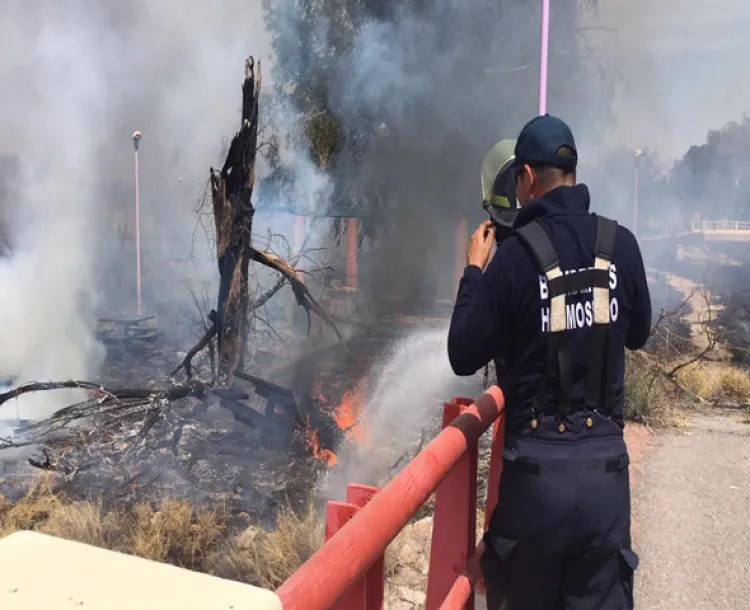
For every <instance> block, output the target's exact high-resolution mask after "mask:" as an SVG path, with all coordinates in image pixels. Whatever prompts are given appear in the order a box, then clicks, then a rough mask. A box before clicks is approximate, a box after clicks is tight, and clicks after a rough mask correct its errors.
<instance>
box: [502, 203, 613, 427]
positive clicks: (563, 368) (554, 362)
mask: <svg viewBox="0 0 750 610" xmlns="http://www.w3.org/2000/svg"><path fill="white" fill-rule="evenodd" d="M515 233H516V234H517V235H518V236H519V237H520V238H521V240H522V241H523V242H524V243H525V244H526V245H527V246H528V247H529V249H530V250H531V252H532V254H533V256H534V258H535V259H536V262H537V265H538V266H539V268H540V269H541V271H542V272H543V273H544V275H545V277H546V278H547V289H548V294H549V302H550V332H549V340H548V347H547V363H546V366H545V371H544V374H543V377H542V382H541V384H540V386H539V390H538V391H537V393H536V395H535V397H534V404H535V407H536V408H538V409H539V410H540V411H541V412H545V409H544V406H545V403H547V402H548V401H547V400H546V393H547V391H548V382H549V375H550V371H551V369H552V367H554V366H557V372H558V386H559V387H558V392H557V408H556V411H557V412H558V413H559V414H560V415H561V416H563V417H565V416H566V415H568V414H569V413H570V410H571V403H570V391H571V386H572V380H573V364H572V357H571V347H570V340H569V337H568V336H567V334H566V332H565V331H566V330H567V320H566V296H567V294H568V293H573V292H578V291H584V290H591V291H592V293H593V303H592V305H593V310H594V311H593V322H594V325H593V328H592V329H591V330H592V339H591V341H590V347H589V368H588V378H587V382H586V407H587V408H592V409H596V408H598V407H599V406H602V407H603V413H604V414H605V415H607V416H609V415H610V414H611V412H612V409H613V408H614V388H613V384H612V371H611V367H610V366H609V358H608V355H609V354H608V350H609V324H610V311H609V270H610V265H611V263H612V258H613V253H614V242H615V236H616V234H617V223H616V222H614V221H613V220H609V219H608V218H603V217H601V216H597V233H596V250H595V257H594V268H593V269H587V270H586V271H580V272H577V273H572V274H569V275H563V272H562V270H561V269H560V261H559V259H558V257H557V252H556V251H555V248H554V246H553V245H552V242H551V241H550V239H549V237H548V236H547V232H546V231H545V230H544V228H543V227H542V226H541V225H540V224H539V223H538V222H537V221H532V222H530V223H529V224H527V225H524V226H523V227H521V228H520V229H517V230H516V231H515ZM603 373H604V374H603ZM547 412H548V411H547Z"/></svg>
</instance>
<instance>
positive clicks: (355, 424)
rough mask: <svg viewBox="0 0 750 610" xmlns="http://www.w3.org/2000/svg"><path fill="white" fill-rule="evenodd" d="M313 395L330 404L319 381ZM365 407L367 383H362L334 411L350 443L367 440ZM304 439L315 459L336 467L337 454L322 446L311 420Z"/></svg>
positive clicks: (334, 416) (334, 418)
mask: <svg viewBox="0 0 750 610" xmlns="http://www.w3.org/2000/svg"><path fill="white" fill-rule="evenodd" d="M311 395H312V396H313V398H314V399H315V400H316V401H317V402H318V403H320V404H321V405H326V404H328V400H327V399H326V397H325V396H324V394H323V392H322V388H321V385H320V382H319V381H318V382H316V384H315V386H314V388H313V390H312V392H311ZM364 405H365V383H361V384H360V385H359V387H358V388H357V389H356V390H354V391H353V392H348V393H346V394H344V397H343V398H342V400H341V404H340V405H339V406H338V407H336V408H335V409H334V410H333V413H332V416H333V421H334V422H335V423H336V425H337V426H338V427H339V429H340V430H342V431H343V432H344V438H345V439H346V440H347V441H349V442H350V443H354V444H357V443H361V442H363V441H366V440H367V430H366V428H365V427H364V426H363V424H362V422H361V421H360V420H361V415H362V411H363V409H364ZM304 438H305V440H306V443H307V447H308V449H310V451H311V452H312V454H313V456H314V457H315V459H317V460H320V461H321V462H325V463H326V464H327V465H328V467H329V468H331V467H332V466H335V465H336V463H337V462H338V458H337V457H336V454H335V453H334V452H333V451H331V450H330V449H324V448H323V447H322V446H321V443H320V437H319V436H318V431H317V430H315V429H313V428H312V426H310V422H309V420H308V422H307V428H306V429H305V430H304Z"/></svg>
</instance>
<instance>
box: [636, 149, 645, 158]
mask: <svg viewBox="0 0 750 610" xmlns="http://www.w3.org/2000/svg"><path fill="white" fill-rule="evenodd" d="M642 154H643V151H642V150H641V149H640V148H636V149H635V156H636V157H640V156H641V155H642Z"/></svg>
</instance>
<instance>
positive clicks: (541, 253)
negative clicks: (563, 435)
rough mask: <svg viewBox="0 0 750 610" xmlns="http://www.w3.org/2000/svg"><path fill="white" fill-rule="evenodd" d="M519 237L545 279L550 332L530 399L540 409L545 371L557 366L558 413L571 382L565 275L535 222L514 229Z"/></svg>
mask: <svg viewBox="0 0 750 610" xmlns="http://www.w3.org/2000/svg"><path fill="white" fill-rule="evenodd" d="M516 233H517V234H518V236H519V237H520V238H521V240H522V241H523V242H524V243H525V244H526V245H527V246H528V248H529V249H530V250H531V252H532V254H533V255H534V258H535V259H536V262H537V265H538V266H539V267H540V268H541V270H542V272H543V273H544V275H545V276H546V278H547V288H548V290H549V302H550V334H549V339H548V348H547V363H546V366H545V371H544V376H543V378H542V383H541V384H540V386H539V390H538V391H537V393H536V396H535V399H534V402H535V403H536V406H537V407H538V408H539V409H540V410H541V411H544V410H545V409H544V404H543V403H544V402H545V398H546V396H545V395H546V392H547V388H548V382H549V374H550V371H551V369H552V367H553V366H557V373H558V395H557V409H558V411H559V412H560V413H561V414H562V415H567V414H568V413H569V412H570V388H571V385H572V373H573V367H572V362H571V357H570V345H569V342H568V337H567V336H566V335H565V330H566V328H567V324H566V320H565V297H566V293H567V292H570V289H569V287H568V282H567V280H568V278H570V277H571V276H564V275H563V273H562V270H561V269H560V261H559V259H558V257H557V252H555V248H554V246H553V245H552V242H551V241H550V239H549V237H548V236H547V232H546V231H545V230H544V228H543V227H542V226H541V225H540V224H539V223H538V222H536V221H532V222H530V223H529V224H527V225H524V226H523V227H521V228H520V229H518V230H517V231H516Z"/></svg>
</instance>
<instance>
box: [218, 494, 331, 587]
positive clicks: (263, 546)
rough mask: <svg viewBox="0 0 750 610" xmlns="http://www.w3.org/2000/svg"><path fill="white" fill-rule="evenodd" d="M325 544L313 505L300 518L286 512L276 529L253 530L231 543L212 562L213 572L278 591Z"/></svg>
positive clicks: (291, 511) (279, 518)
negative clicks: (267, 530)
mask: <svg viewBox="0 0 750 610" xmlns="http://www.w3.org/2000/svg"><path fill="white" fill-rule="evenodd" d="M322 543H323V525H322V520H321V518H320V515H319V514H318V512H317V511H316V510H315V507H314V505H313V503H312V502H310V503H309V504H308V506H307V509H306V510H305V512H304V513H303V514H301V515H298V514H297V513H295V512H294V511H293V510H291V509H290V508H283V509H282V510H281V511H280V512H279V514H278V516H277V518H276V528H275V529H273V530H271V531H269V532H266V531H264V530H261V529H257V528H252V530H251V531H248V532H245V534H243V535H242V536H240V537H239V538H238V539H236V540H233V541H231V542H229V543H228V544H227V545H226V546H225V547H224V548H223V549H221V550H220V551H219V552H217V553H216V554H214V556H213V557H212V559H211V567H210V570H209V571H210V572H211V573H212V574H215V575H217V576H221V577H223V578H230V579H232V580H239V581H242V582H247V583H250V584H253V585H256V586H259V587H264V588H266V589H275V588H277V587H278V586H279V585H280V584H281V583H283V582H284V581H285V580H286V579H287V578H289V576H291V575H292V573H293V572H295V571H296V570H297V568H299V567H300V566H301V565H302V564H303V563H304V562H305V561H307V559H309V558H310V557H311V556H312V554H313V553H315V551H317V550H318V549H319V548H320V546H321V544H322Z"/></svg>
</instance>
